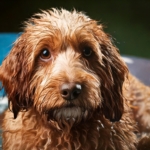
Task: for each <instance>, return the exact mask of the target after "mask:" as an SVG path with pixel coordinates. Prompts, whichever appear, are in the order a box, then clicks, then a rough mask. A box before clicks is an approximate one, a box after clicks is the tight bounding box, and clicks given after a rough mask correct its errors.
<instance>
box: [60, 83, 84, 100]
mask: <svg viewBox="0 0 150 150" xmlns="http://www.w3.org/2000/svg"><path fill="white" fill-rule="evenodd" d="M81 91H82V86H81V84H78V83H64V84H62V85H61V87H60V93H61V96H62V97H63V98H64V99H65V100H74V99H76V98H77V97H78V96H79V95H80V93H81Z"/></svg>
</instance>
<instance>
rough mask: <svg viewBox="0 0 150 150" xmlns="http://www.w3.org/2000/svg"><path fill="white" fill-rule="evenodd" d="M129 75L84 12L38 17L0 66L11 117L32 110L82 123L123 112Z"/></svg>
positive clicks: (55, 12)
mask: <svg viewBox="0 0 150 150" xmlns="http://www.w3.org/2000/svg"><path fill="white" fill-rule="evenodd" d="M127 72H128V70H127V67H126V65H125V64H124V62H123V61H122V59H121V57H120V54H119V53H118V50H117V48H116V47H115V46H114V45H113V43H112V41H111V38H110V36H108V35H107V34H106V33H104V31H103V28H102V25H99V24H98V23H97V22H96V21H95V20H92V19H90V18H89V17H87V16H85V15H84V14H83V13H79V12H76V11H73V12H68V11H66V10H63V9H62V10H60V11H59V10H56V9H53V10H50V11H43V12H42V13H41V14H36V15H35V16H34V17H33V18H31V19H30V20H29V21H28V22H26V27H25V29H24V32H23V33H22V35H21V36H20V37H19V38H18V39H17V40H16V42H15V43H14V46H13V48H12V50H11V51H10V54H9V55H8V56H7V57H6V59H5V60H4V61H3V63H2V66H1V67H0V81H1V82H2V85H3V87H4V88H5V90H6V93H7V94H8V98H9V101H10V102H11V104H12V111H13V113H14V117H15V118H16V117H17V114H18V112H19V111H21V110H23V109H28V108H30V107H35V108H36V110H37V111H38V112H39V113H42V114H47V116H48V119H49V120H51V119H53V120H56V121H61V122H64V123H65V121H66V120H67V121H68V122H69V121H70V122H80V121H81V120H86V119H87V118H89V117H91V116H92V114H93V112H94V111H97V110H99V111H100V112H101V113H102V114H104V115H105V117H106V118H107V119H109V120H110V121H118V120H120V118H121V116H122V113H123V111H124V106H123V103H124V98H123V95H122V86H123V82H124V80H125V76H126V73H127Z"/></svg>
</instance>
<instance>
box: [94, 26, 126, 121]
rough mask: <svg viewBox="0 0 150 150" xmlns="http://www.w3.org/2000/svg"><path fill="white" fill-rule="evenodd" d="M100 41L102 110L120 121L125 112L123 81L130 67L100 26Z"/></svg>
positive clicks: (98, 38)
mask: <svg viewBox="0 0 150 150" xmlns="http://www.w3.org/2000/svg"><path fill="white" fill-rule="evenodd" d="M96 34H97V40H98V41H99V46H100V51H101V55H102V60H100V62H99V66H98V68H96V70H97V73H98V75H99V78H100V80H101V93H102V98H103V102H102V111H103V114H104V115H105V117H106V118H107V119H109V120H110V121H112V122H115V121H119V120H120V119H121V117H122V114H123V112H124V97H123V93H122V92H123V91H122V90H123V83H124V80H125V78H126V75H127V74H128V69H127V66H126V65H125V63H124V62H123V61H122V58H121V56H120V54H119V51H118V49H117V48H116V47H115V46H114V45H113V42H112V39H111V38H110V36H109V35H107V34H105V33H104V32H103V30H102V28H101V27H100V29H99V30H97V31H96Z"/></svg>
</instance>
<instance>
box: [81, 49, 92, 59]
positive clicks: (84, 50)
mask: <svg viewBox="0 0 150 150" xmlns="http://www.w3.org/2000/svg"><path fill="white" fill-rule="evenodd" d="M82 53H83V55H84V56H85V57H89V56H91V54H92V48H91V47H84V48H83V50H82Z"/></svg>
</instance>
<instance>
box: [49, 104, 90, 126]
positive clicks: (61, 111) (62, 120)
mask: <svg viewBox="0 0 150 150" xmlns="http://www.w3.org/2000/svg"><path fill="white" fill-rule="evenodd" d="M92 112H93V111H92V110H89V109H85V108H83V107H79V106H75V105H67V106H65V107H62V108H55V109H53V110H50V111H49V112H48V121H50V120H53V121H56V122H58V123H59V124H61V125H62V124H64V125H65V124H69V125H71V126H72V125H74V124H78V123H80V122H83V121H86V120H87V119H89V118H90V117H91V116H92Z"/></svg>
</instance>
